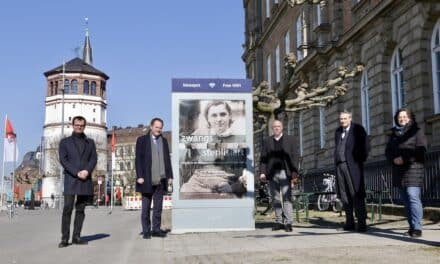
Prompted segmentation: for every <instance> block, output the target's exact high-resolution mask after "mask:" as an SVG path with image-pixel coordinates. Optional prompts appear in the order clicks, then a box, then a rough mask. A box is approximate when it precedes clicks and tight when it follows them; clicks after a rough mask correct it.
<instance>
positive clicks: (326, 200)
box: [318, 194, 330, 211]
mask: <svg viewBox="0 0 440 264" xmlns="http://www.w3.org/2000/svg"><path fill="white" fill-rule="evenodd" d="M329 206H330V195H329V194H320V195H319V196H318V210H319V211H326V210H328V207H329Z"/></svg>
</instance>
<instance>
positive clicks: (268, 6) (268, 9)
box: [266, 0, 270, 18]
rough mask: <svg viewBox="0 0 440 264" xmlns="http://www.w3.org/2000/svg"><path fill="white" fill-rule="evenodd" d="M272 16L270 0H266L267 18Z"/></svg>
mask: <svg viewBox="0 0 440 264" xmlns="http://www.w3.org/2000/svg"><path fill="white" fill-rule="evenodd" d="M269 17H270V0H266V18H269Z"/></svg>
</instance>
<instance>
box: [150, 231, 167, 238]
mask: <svg viewBox="0 0 440 264" xmlns="http://www.w3.org/2000/svg"><path fill="white" fill-rule="evenodd" d="M151 236H153V237H166V236H167V232H165V231H163V230H159V231H153V232H151Z"/></svg>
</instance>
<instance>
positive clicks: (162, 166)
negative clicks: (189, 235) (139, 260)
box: [135, 117, 173, 239]
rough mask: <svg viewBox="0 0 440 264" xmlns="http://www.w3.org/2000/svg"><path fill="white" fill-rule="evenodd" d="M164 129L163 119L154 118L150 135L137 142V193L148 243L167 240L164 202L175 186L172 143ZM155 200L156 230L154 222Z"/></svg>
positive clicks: (143, 228) (140, 138)
mask: <svg viewBox="0 0 440 264" xmlns="http://www.w3.org/2000/svg"><path fill="white" fill-rule="evenodd" d="M162 128H163V121H162V119H160V118H157V117H156V118H153V120H151V122H150V131H149V132H148V133H147V134H146V135H144V136H141V137H139V138H138V139H137V141H136V159H135V163H136V176H137V180H136V192H140V193H141V194H142V212H141V224H142V233H143V238H144V239H150V238H151V236H155V237H165V236H166V233H165V232H164V231H162V230H161V229H160V224H161V218H162V201H163V195H164V193H165V192H166V190H167V185H169V184H172V181H173V172H172V169H171V158H170V150H169V147H168V141H167V140H166V139H165V138H164V137H162ZM152 200H153V226H151V220H150V206H151V201H152Z"/></svg>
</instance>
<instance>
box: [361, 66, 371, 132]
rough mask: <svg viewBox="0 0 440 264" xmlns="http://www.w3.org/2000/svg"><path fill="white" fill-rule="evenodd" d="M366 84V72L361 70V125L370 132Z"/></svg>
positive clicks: (367, 87)
mask: <svg viewBox="0 0 440 264" xmlns="http://www.w3.org/2000/svg"><path fill="white" fill-rule="evenodd" d="M368 90H369V86H368V73H367V71H366V70H365V71H363V72H362V77H361V110H362V125H363V126H364V128H365V130H366V132H367V134H368V135H369V134H370V97H369V93H368V92H369V91H368Z"/></svg>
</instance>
